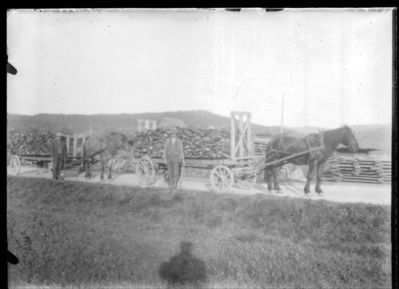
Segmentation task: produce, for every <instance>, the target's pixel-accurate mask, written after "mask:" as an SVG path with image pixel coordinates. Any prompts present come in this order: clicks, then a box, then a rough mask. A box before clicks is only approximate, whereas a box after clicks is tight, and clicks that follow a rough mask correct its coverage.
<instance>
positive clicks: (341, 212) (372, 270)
mask: <svg viewBox="0 0 399 289" xmlns="http://www.w3.org/2000/svg"><path fill="white" fill-rule="evenodd" d="M7 181H8V182H7V188H8V189H7V206H8V207H7V231H8V247H9V249H10V250H11V251H13V252H14V253H16V255H17V256H18V257H19V258H20V260H21V262H20V264H18V265H16V266H10V267H9V278H10V288H12V287H14V288H15V287H19V286H26V285H28V284H29V285H35V286H34V287H32V288H41V287H42V286H44V285H48V286H50V287H48V288H55V287H57V288H58V287H62V286H66V287H70V286H74V287H76V286H78V287H81V288H165V284H163V283H162V281H161V280H160V279H159V277H158V274H157V272H158V268H159V265H160V264H161V263H162V262H164V261H166V260H168V259H169V257H170V256H172V255H174V254H175V253H177V252H178V249H179V248H178V247H179V243H180V241H182V240H188V241H192V242H193V243H194V246H195V247H194V254H195V255H196V256H197V257H199V258H201V259H202V260H204V261H205V263H206V266H207V271H208V279H209V283H208V288H389V287H391V257H390V256H391V242H390V210H391V208H390V207H389V206H377V205H366V204H337V203H332V202H327V201H312V200H301V199H290V198H279V197H273V196H265V195H256V196H238V195H230V194H223V195H222V194H213V193H204V192H188V191H185V192H181V193H179V194H177V195H175V196H171V195H168V194H167V193H165V190H163V189H142V188H131V187H117V186H112V185H105V184H88V183H72V182H66V181H60V182H55V181H52V180H45V179H32V178H22V177H8V180H7Z"/></svg>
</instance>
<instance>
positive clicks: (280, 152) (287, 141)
mask: <svg viewBox="0 0 399 289" xmlns="http://www.w3.org/2000/svg"><path fill="white" fill-rule="evenodd" d="M339 144H343V145H345V146H346V147H348V148H350V149H351V151H353V152H355V151H357V150H359V144H358V142H357V140H356V138H355V136H354V134H353V132H352V130H351V129H350V128H349V127H348V126H343V127H340V128H337V129H332V130H327V131H325V132H323V133H320V134H309V135H307V136H305V137H304V138H299V137H293V136H288V135H286V134H282V135H279V136H277V137H275V138H274V139H272V140H271V141H270V142H269V144H268V145H267V147H266V163H270V162H273V161H277V160H280V159H282V158H284V157H289V156H291V155H293V154H297V153H301V152H305V151H307V153H306V154H304V155H300V156H297V157H295V158H292V159H288V160H286V161H285V162H278V163H276V164H273V165H271V166H267V167H266V168H265V171H264V176H265V181H267V183H268V189H269V191H271V190H272V189H273V188H274V189H275V190H277V191H278V192H279V191H280V190H281V189H280V186H279V183H278V179H277V175H278V172H279V170H280V168H281V166H282V165H283V164H285V163H292V164H295V165H308V166H309V171H308V174H307V176H306V179H307V182H306V185H305V188H304V191H305V194H308V193H309V192H310V183H311V181H312V179H313V177H314V175H315V174H316V188H315V190H316V192H317V193H318V194H321V193H323V191H322V190H321V187H320V183H321V177H322V174H323V169H324V165H325V163H326V161H327V159H328V158H329V157H330V156H331V155H332V153H333V152H334V151H335V150H336V148H337V147H338V145H339ZM273 185H274V187H273Z"/></svg>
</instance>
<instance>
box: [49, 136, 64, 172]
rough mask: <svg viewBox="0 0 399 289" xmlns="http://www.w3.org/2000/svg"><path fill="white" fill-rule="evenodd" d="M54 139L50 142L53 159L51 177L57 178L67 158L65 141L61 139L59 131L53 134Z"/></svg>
mask: <svg viewBox="0 0 399 289" xmlns="http://www.w3.org/2000/svg"><path fill="white" fill-rule="evenodd" d="M55 136H56V137H55V139H54V140H53V141H52V142H51V147H50V154H51V157H52V159H53V178H54V179H55V180H58V178H59V176H60V171H61V169H63V168H64V164H65V162H66V158H67V148H66V144H65V142H63V141H62V139H61V136H62V134H61V133H59V132H58V133H57V134H56V135H55Z"/></svg>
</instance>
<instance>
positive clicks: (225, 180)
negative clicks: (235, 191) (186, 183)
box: [210, 165, 234, 193]
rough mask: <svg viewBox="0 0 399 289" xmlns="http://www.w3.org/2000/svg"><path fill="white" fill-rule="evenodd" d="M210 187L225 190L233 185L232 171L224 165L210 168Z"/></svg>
mask: <svg viewBox="0 0 399 289" xmlns="http://www.w3.org/2000/svg"><path fill="white" fill-rule="evenodd" d="M210 181H211V185H212V189H213V190H215V191H217V192H220V193H221V192H226V191H228V190H230V189H231V188H232V187H233V184H234V175H233V172H232V171H231V170H230V169H229V168H228V167H226V166H224V165H219V166H216V167H214V168H213V169H212V171H211V175H210Z"/></svg>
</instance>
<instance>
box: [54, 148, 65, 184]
mask: <svg viewBox="0 0 399 289" xmlns="http://www.w3.org/2000/svg"><path fill="white" fill-rule="evenodd" d="M63 168H64V157H63V155H62V154H60V155H56V156H55V157H53V179H55V180H58V178H59V176H60V172H61V169H63Z"/></svg>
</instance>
